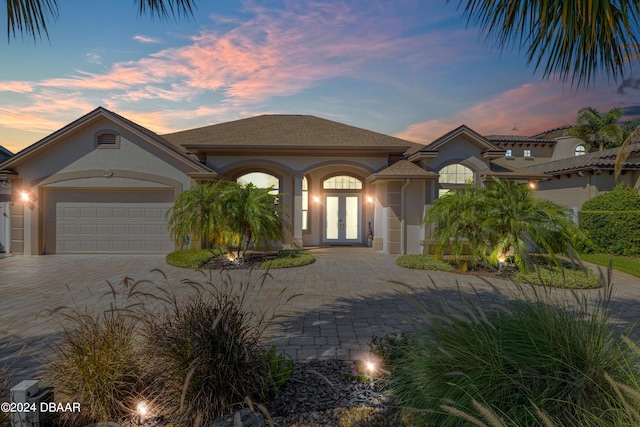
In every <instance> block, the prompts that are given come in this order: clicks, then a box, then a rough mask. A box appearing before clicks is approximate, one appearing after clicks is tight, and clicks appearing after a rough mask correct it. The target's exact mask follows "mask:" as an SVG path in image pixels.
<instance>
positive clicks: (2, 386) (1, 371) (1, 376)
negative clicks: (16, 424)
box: [0, 366, 11, 427]
mask: <svg viewBox="0 0 640 427" xmlns="http://www.w3.org/2000/svg"><path fill="white" fill-rule="evenodd" d="M9 381H10V377H9V369H8V368H7V367H6V366H0V403H1V402H10V401H11V396H10V395H9V394H10V393H9ZM10 425H11V414H10V413H9V412H4V411H0V427H8V426H10Z"/></svg>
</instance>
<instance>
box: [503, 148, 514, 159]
mask: <svg viewBox="0 0 640 427" xmlns="http://www.w3.org/2000/svg"><path fill="white" fill-rule="evenodd" d="M504 156H505V157H513V151H512V150H511V148H509V149H508V150H506V151H505V152H504Z"/></svg>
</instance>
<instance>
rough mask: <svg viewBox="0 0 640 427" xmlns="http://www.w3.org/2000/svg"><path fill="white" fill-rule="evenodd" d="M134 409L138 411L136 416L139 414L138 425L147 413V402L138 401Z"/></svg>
mask: <svg viewBox="0 0 640 427" xmlns="http://www.w3.org/2000/svg"><path fill="white" fill-rule="evenodd" d="M136 411H137V412H138V416H140V425H143V424H144V418H145V417H146V416H147V413H148V412H149V407H148V406H147V402H145V401H144V400H143V401H142V402H139V403H138V406H137V407H136Z"/></svg>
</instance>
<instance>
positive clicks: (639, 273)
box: [580, 254, 640, 278]
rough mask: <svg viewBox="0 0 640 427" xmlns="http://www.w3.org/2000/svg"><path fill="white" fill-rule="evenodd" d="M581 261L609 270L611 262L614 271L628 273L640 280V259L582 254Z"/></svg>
mask: <svg viewBox="0 0 640 427" xmlns="http://www.w3.org/2000/svg"><path fill="white" fill-rule="evenodd" d="M580 259H581V260H582V261H586V262H590V263H592V264H596V265H601V266H603V267H607V268H608V267H609V263H610V262H611V264H612V267H613V269H614V270H618V271H622V272H623V273H627V274H630V275H632V276H634V277H638V278H640V259H638V258H629V257H623V256H618V255H608V254H581V255H580Z"/></svg>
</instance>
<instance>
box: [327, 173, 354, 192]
mask: <svg viewBox="0 0 640 427" xmlns="http://www.w3.org/2000/svg"><path fill="white" fill-rule="evenodd" d="M322 188H323V189H325V190H362V181H360V180H359V179H358V178H355V177H353V176H348V175H338V176H334V177H331V178H328V179H325V180H324V182H323V183H322Z"/></svg>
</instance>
